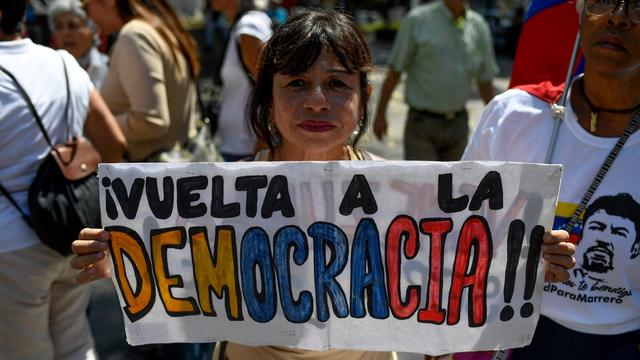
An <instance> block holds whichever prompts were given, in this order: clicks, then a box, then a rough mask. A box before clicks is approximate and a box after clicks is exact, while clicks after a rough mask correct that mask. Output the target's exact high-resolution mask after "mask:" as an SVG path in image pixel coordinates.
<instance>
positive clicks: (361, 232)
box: [351, 218, 389, 319]
mask: <svg viewBox="0 0 640 360" xmlns="http://www.w3.org/2000/svg"><path fill="white" fill-rule="evenodd" d="M367 263H368V265H369V266H368V268H369V269H370V270H371V271H370V272H368V273H367V272H366V271H367ZM365 290H366V291H367V299H368V300H369V313H370V314H371V316H372V317H373V318H376V319H385V318H387V317H389V302H388V301H387V293H386V291H385V286H384V270H383V268H382V256H381V255H380V236H379V234H378V227H377V226H376V223H375V222H374V221H373V220H372V219H369V218H367V219H362V220H360V223H359V224H358V227H357V228H356V234H355V235H354V238H353V248H352V249H351V316H352V317H355V318H361V317H364V315H365V311H364V291H365Z"/></svg>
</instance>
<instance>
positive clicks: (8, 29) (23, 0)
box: [0, 0, 29, 35]
mask: <svg viewBox="0 0 640 360" xmlns="http://www.w3.org/2000/svg"><path fill="white" fill-rule="evenodd" d="M28 3H29V0H1V1H0V11H1V12H2V17H0V30H2V32H3V33H4V34H5V35H13V34H17V33H19V32H20V26H22V19H23V18H24V13H25V11H27V4H28Z"/></svg>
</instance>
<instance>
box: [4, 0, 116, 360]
mask: <svg viewBox="0 0 640 360" xmlns="http://www.w3.org/2000/svg"><path fill="white" fill-rule="evenodd" d="M28 2H29V1H28V0H2V1H0V66H2V67H3V69H4V70H3V71H0V183H1V184H2V186H3V188H5V189H6V190H7V192H8V193H9V195H10V196H11V198H13V199H14V200H15V201H16V204H17V205H18V206H19V207H20V209H21V210H23V211H28V205H27V198H28V189H29V186H30V185H31V183H32V182H33V180H34V178H35V177H36V172H37V171H38V168H39V167H40V165H41V164H42V163H43V162H44V161H45V158H46V156H47V154H48V153H49V151H50V147H49V145H48V143H47V142H46V141H45V138H44V135H43V133H42V132H41V130H40V129H39V127H38V125H37V123H36V120H35V119H34V117H33V115H32V113H31V111H30V110H29V106H28V105H27V100H26V99H25V98H23V97H22V96H21V95H20V92H19V91H18V85H16V83H15V82H14V81H13V80H12V79H11V77H10V76H9V75H8V74H7V72H8V73H10V74H11V75H12V76H14V77H15V79H16V81H17V83H19V84H20V86H21V87H22V88H23V89H24V91H25V92H26V94H27V96H28V98H29V99H30V101H31V102H32V103H33V105H34V107H35V112H36V113H37V114H38V115H39V117H40V118H41V120H42V124H43V126H44V128H45V129H46V131H47V134H48V136H49V138H50V139H51V142H52V143H54V144H59V143H63V142H65V141H66V139H67V131H69V134H70V135H78V134H82V135H84V136H86V137H87V138H88V139H89V140H91V142H92V143H93V145H94V146H95V148H96V149H97V150H98V152H99V153H100V155H101V157H102V160H103V161H104V162H116V161H119V160H120V159H122V156H123V154H124V151H125V148H126V141H125V138H124V135H123V134H122V131H120V128H119V127H118V125H117V123H116V121H115V119H114V117H113V115H111V113H110V112H109V109H108V108H107V106H106V104H105V103H104V101H103V100H102V98H101V97H100V95H98V93H97V91H96V90H95V89H94V88H93V85H92V84H91V81H90V80H89V77H88V76H87V73H86V72H85V71H84V70H83V69H82V68H81V67H80V65H78V63H77V62H76V60H75V59H74V58H73V57H72V56H71V55H70V54H69V53H67V52H66V51H54V50H52V49H50V48H47V47H44V46H39V45H36V44H34V43H33V42H32V41H31V40H30V39H23V38H21V36H20V29H21V19H23V18H24V14H25V9H26V7H27V4H28ZM63 64H64V67H63ZM65 67H66V69H67V73H68V78H69V83H70V84H71V86H70V88H69V97H68V98H67V90H66V81H65V75H64V74H65V71H64V69H65ZM5 71H6V72H5ZM67 101H68V102H67ZM67 104H68V106H69V112H68V114H69V117H68V120H69V121H68V122H67V121H66V120H67V118H66V116H64V114H65V108H66V106H67ZM0 229H2V231H0V294H1V295H0V309H2V315H1V316H0V358H1V359H20V360H30V359H33V360H36V359H94V358H95V357H96V354H95V350H94V347H93V340H92V338H91V331H90V328H89V323H88V320H87V317H86V307H87V304H88V302H89V291H88V289H87V288H86V287H82V286H78V285H77V284H76V283H75V282H74V276H75V275H76V272H75V271H71V270H70V269H69V258H68V257H64V256H62V255H60V253H58V252H56V251H55V250H53V249H51V248H49V247H47V246H46V245H44V243H42V242H41V241H40V239H39V238H38V235H37V234H36V233H35V232H34V230H33V229H31V227H29V225H28V224H27V222H26V221H25V220H24V219H23V218H22V216H21V213H20V212H19V211H18V209H16V207H14V205H13V204H12V203H11V202H10V200H9V199H8V198H7V197H5V196H1V195H0Z"/></svg>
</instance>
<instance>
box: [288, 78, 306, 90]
mask: <svg viewBox="0 0 640 360" xmlns="http://www.w3.org/2000/svg"><path fill="white" fill-rule="evenodd" d="M302 86H304V81H302V80H301V79H295V80H291V81H289V82H288V83H287V87H292V88H299V87H302Z"/></svg>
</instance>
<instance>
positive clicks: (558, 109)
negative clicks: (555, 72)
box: [544, 30, 580, 163]
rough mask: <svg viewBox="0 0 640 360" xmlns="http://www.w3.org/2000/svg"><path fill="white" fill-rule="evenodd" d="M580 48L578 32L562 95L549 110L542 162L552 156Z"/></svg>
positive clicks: (548, 160) (547, 160)
mask: <svg viewBox="0 0 640 360" xmlns="http://www.w3.org/2000/svg"><path fill="white" fill-rule="evenodd" d="M579 47H580V31H579V30H578V33H577V34H576V41H575V43H574V44H573V52H572V53H571V59H569V69H568V70H567V76H566V78H565V80H564V89H563V90H562V95H561V96H560V101H559V102H558V103H557V104H552V105H551V110H552V111H553V131H552V132H551V141H550V142H549V147H548V148H547V155H546V157H545V160H544V162H545V163H550V162H551V157H552V156H553V152H554V150H555V148H556V142H557V140H558V130H559V129H560V122H561V121H562V119H563V118H564V109H565V105H566V103H567V94H568V93H569V89H570V88H571V83H570V82H571V78H572V77H573V70H574V69H573V68H574V66H575V64H576V57H577V55H578V48H579Z"/></svg>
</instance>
